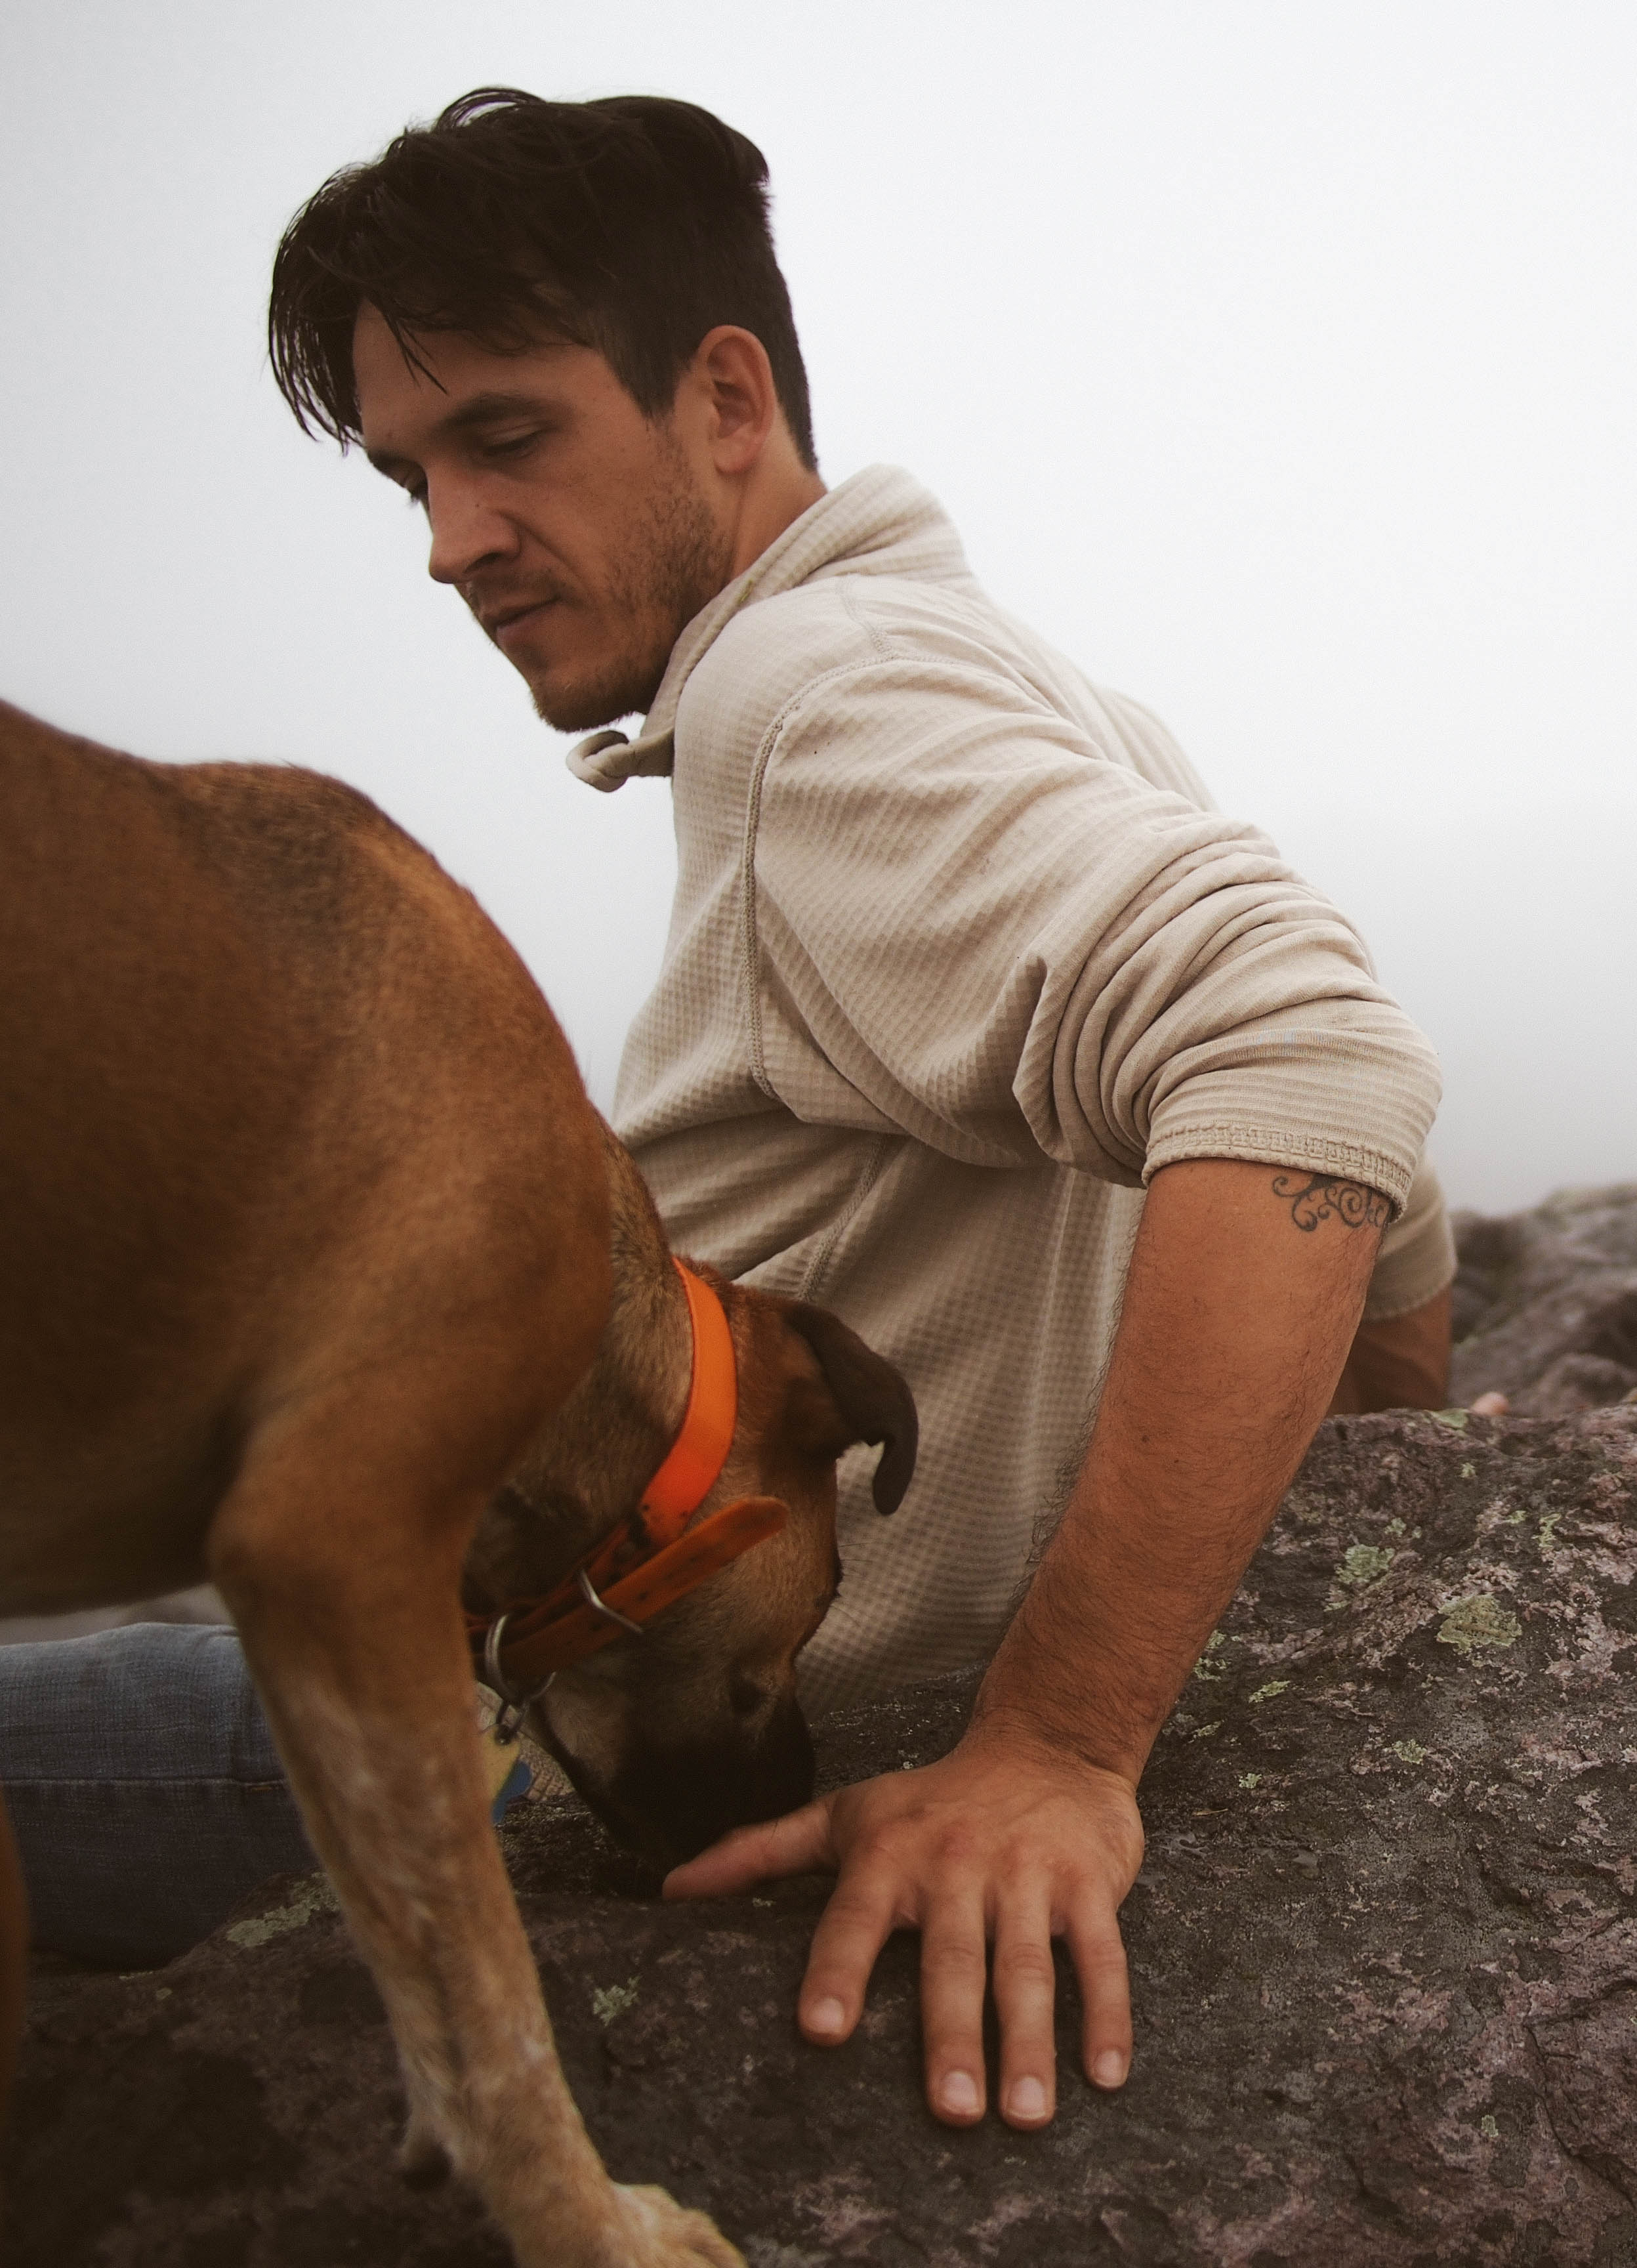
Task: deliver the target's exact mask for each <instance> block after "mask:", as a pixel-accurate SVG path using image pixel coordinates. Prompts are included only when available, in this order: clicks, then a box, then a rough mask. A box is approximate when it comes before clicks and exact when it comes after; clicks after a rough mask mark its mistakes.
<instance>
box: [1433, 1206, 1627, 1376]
mask: <svg viewBox="0 0 1637 2268" xmlns="http://www.w3.org/2000/svg"><path fill="white" fill-rule="evenodd" d="M1455 1233H1456V1245H1457V1251H1458V1252H1459V1255H1460V1263H1461V1272H1460V1275H1459V1277H1458V1278H1457V1281H1456V1287H1455V1336H1456V1340H1457V1346H1456V1350H1455V1363H1454V1369H1453V1375H1452V1379H1451V1387H1450V1400H1451V1401H1453V1402H1458V1403H1471V1402H1474V1401H1476V1400H1477V1398H1478V1396H1479V1395H1480V1394H1487V1393H1497V1394H1504V1395H1507V1396H1508V1397H1509V1400H1510V1402H1511V1405H1512V1410H1513V1412H1514V1414H1515V1415H1516V1416H1519V1417H1525V1418H1567V1417H1572V1416H1573V1415H1574V1413H1575V1411H1576V1410H1595V1409H1599V1408H1603V1407H1604V1406H1606V1405H1607V1404H1609V1403H1616V1402H1620V1401H1623V1400H1624V1399H1625V1398H1626V1396H1627V1395H1631V1394H1633V1393H1637V1182H1622V1183H1620V1184H1619V1185H1617V1186H1616V1187H1615V1188H1613V1189H1564V1190H1561V1191H1560V1193H1559V1194H1558V1195H1557V1196H1556V1197H1548V1198H1547V1199H1546V1202H1545V1204H1542V1205H1537V1206H1536V1207H1535V1208H1534V1210H1533V1211H1531V1212H1519V1213H1512V1214H1509V1215H1508V1216H1506V1217H1505V1218H1502V1219H1485V1218H1484V1216H1483V1215H1481V1214H1479V1213H1457V1215H1456V1216H1455Z"/></svg>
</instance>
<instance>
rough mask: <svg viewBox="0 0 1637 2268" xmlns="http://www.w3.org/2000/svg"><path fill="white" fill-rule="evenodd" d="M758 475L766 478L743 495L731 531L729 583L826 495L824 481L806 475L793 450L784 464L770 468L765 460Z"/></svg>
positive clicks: (816, 476)
mask: <svg viewBox="0 0 1637 2268" xmlns="http://www.w3.org/2000/svg"><path fill="white" fill-rule="evenodd" d="M757 472H758V474H760V475H766V477H765V478H762V479H759V480H757V481H756V482H755V483H754V485H753V487H752V489H751V490H749V491H748V492H747V493H746V496H745V504H744V509H743V510H742V512H740V514H739V519H738V526H737V527H735V529H734V532H733V534H734V541H733V570H732V573H731V574H730V576H729V578H728V580H729V581H730V582H732V581H733V580H734V579H735V578H737V577H738V576H740V575H742V574H743V573H744V572H745V569H746V568H747V567H750V566H753V565H754V563H755V562H756V561H757V560H758V559H760V557H761V555H762V553H763V552H764V551H765V550H766V549H767V546H768V545H769V544H770V543H776V542H777V541H778V540H779V538H780V537H781V536H782V534H783V533H784V531H785V529H786V528H787V527H792V526H793V525H794V524H795V522H796V520H798V519H800V518H801V516H802V514H803V513H804V512H807V511H809V510H811V507H812V506H813V505H814V504H817V503H818V499H819V497H821V496H823V495H824V493H825V485H824V482H822V481H821V480H820V479H819V477H818V474H817V473H812V472H809V471H808V469H807V468H806V466H805V465H804V464H803V463H802V462H801V460H800V459H799V458H797V457H796V453H795V452H794V450H792V451H791V453H790V458H789V462H788V463H787V464H778V465H769V464H768V463H767V460H765V459H764V460H763V461H762V463H761V464H760V465H759V466H758V467H757Z"/></svg>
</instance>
